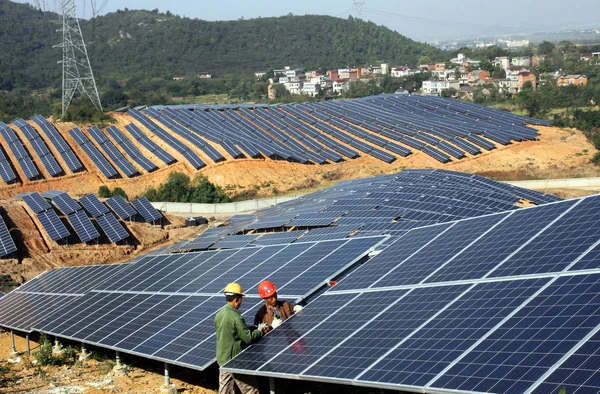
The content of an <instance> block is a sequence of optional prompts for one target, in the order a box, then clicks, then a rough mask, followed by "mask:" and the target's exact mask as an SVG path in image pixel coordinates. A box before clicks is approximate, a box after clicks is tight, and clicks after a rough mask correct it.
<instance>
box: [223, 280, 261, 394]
mask: <svg viewBox="0 0 600 394" xmlns="http://www.w3.org/2000/svg"><path fill="white" fill-rule="evenodd" d="M243 297H244V292H243V290H242V286H240V285H239V284H238V283H229V284H228V285H227V286H226V287H225V299H226V300H227V305H225V306H224V307H223V309H221V310H220V311H219V312H218V313H217V315H216V316H215V330H216V332H217V363H218V364H219V366H223V365H225V364H226V363H227V362H228V361H229V360H231V359H232V358H234V357H235V356H237V355H238V354H239V353H240V352H241V351H242V349H243V348H244V347H246V346H248V345H250V344H251V343H253V342H256V341H257V340H258V339H259V338H261V337H262V336H263V335H264V333H265V332H266V330H267V326H266V325H264V326H261V329H257V330H251V329H250V328H248V326H247V325H246V322H245V321H244V318H243V317H242V315H241V314H240V312H239V308H240V306H241V305H242V298H243ZM234 386H237V387H238V388H239V389H240V391H241V392H242V394H258V383H257V381H256V377H254V376H248V375H242V374H233V373H230V372H223V371H220V372H219V394H234V392H235V389H234Z"/></svg>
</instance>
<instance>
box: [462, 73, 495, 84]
mask: <svg viewBox="0 0 600 394" xmlns="http://www.w3.org/2000/svg"><path fill="white" fill-rule="evenodd" d="M488 78H490V72H489V71H486V70H475V71H471V72H469V73H466V78H465V81H466V83H467V84H469V85H474V84H477V83H478V82H479V81H485V80H486V79H488Z"/></svg>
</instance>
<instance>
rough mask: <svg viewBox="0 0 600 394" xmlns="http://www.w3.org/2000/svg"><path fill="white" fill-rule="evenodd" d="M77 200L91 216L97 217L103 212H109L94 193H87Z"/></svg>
mask: <svg viewBox="0 0 600 394" xmlns="http://www.w3.org/2000/svg"><path fill="white" fill-rule="evenodd" d="M79 202H80V203H81V205H83V207H84V208H85V210H86V211H88V213H89V214H90V215H92V217H94V218H97V217H98V216H102V215H104V214H105V213H108V212H110V210H109V209H108V208H107V207H106V205H104V204H102V201H100V199H99V198H98V197H96V195H95V194H88V195H86V196H83V197H81V198H80V199H79Z"/></svg>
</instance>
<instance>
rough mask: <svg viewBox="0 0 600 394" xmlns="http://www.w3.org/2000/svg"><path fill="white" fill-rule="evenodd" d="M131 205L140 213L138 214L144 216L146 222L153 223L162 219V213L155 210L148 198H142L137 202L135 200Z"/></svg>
mask: <svg viewBox="0 0 600 394" xmlns="http://www.w3.org/2000/svg"><path fill="white" fill-rule="evenodd" d="M131 205H133V207H134V208H135V210H136V211H138V213H139V214H140V215H142V217H143V218H144V220H145V221H147V222H148V223H152V222H155V221H157V220H160V219H162V215H161V213H160V212H158V210H157V209H156V208H154V207H153V206H152V204H150V201H148V199H147V198H146V197H141V198H138V199H137V200H133V201H132V202H131Z"/></svg>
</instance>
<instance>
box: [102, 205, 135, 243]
mask: <svg viewBox="0 0 600 394" xmlns="http://www.w3.org/2000/svg"><path fill="white" fill-rule="evenodd" d="M96 222H98V224H99V225H100V228H101V229H102V231H104V233H105V234H106V236H107V237H108V239H110V241H111V242H113V243H117V242H119V241H122V240H124V239H127V238H129V233H128V232H127V230H125V228H124V227H123V225H122V224H121V223H119V221H118V220H117V218H116V217H115V216H114V215H113V214H112V213H110V212H109V213H106V214H104V215H102V216H99V217H97V218H96Z"/></svg>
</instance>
